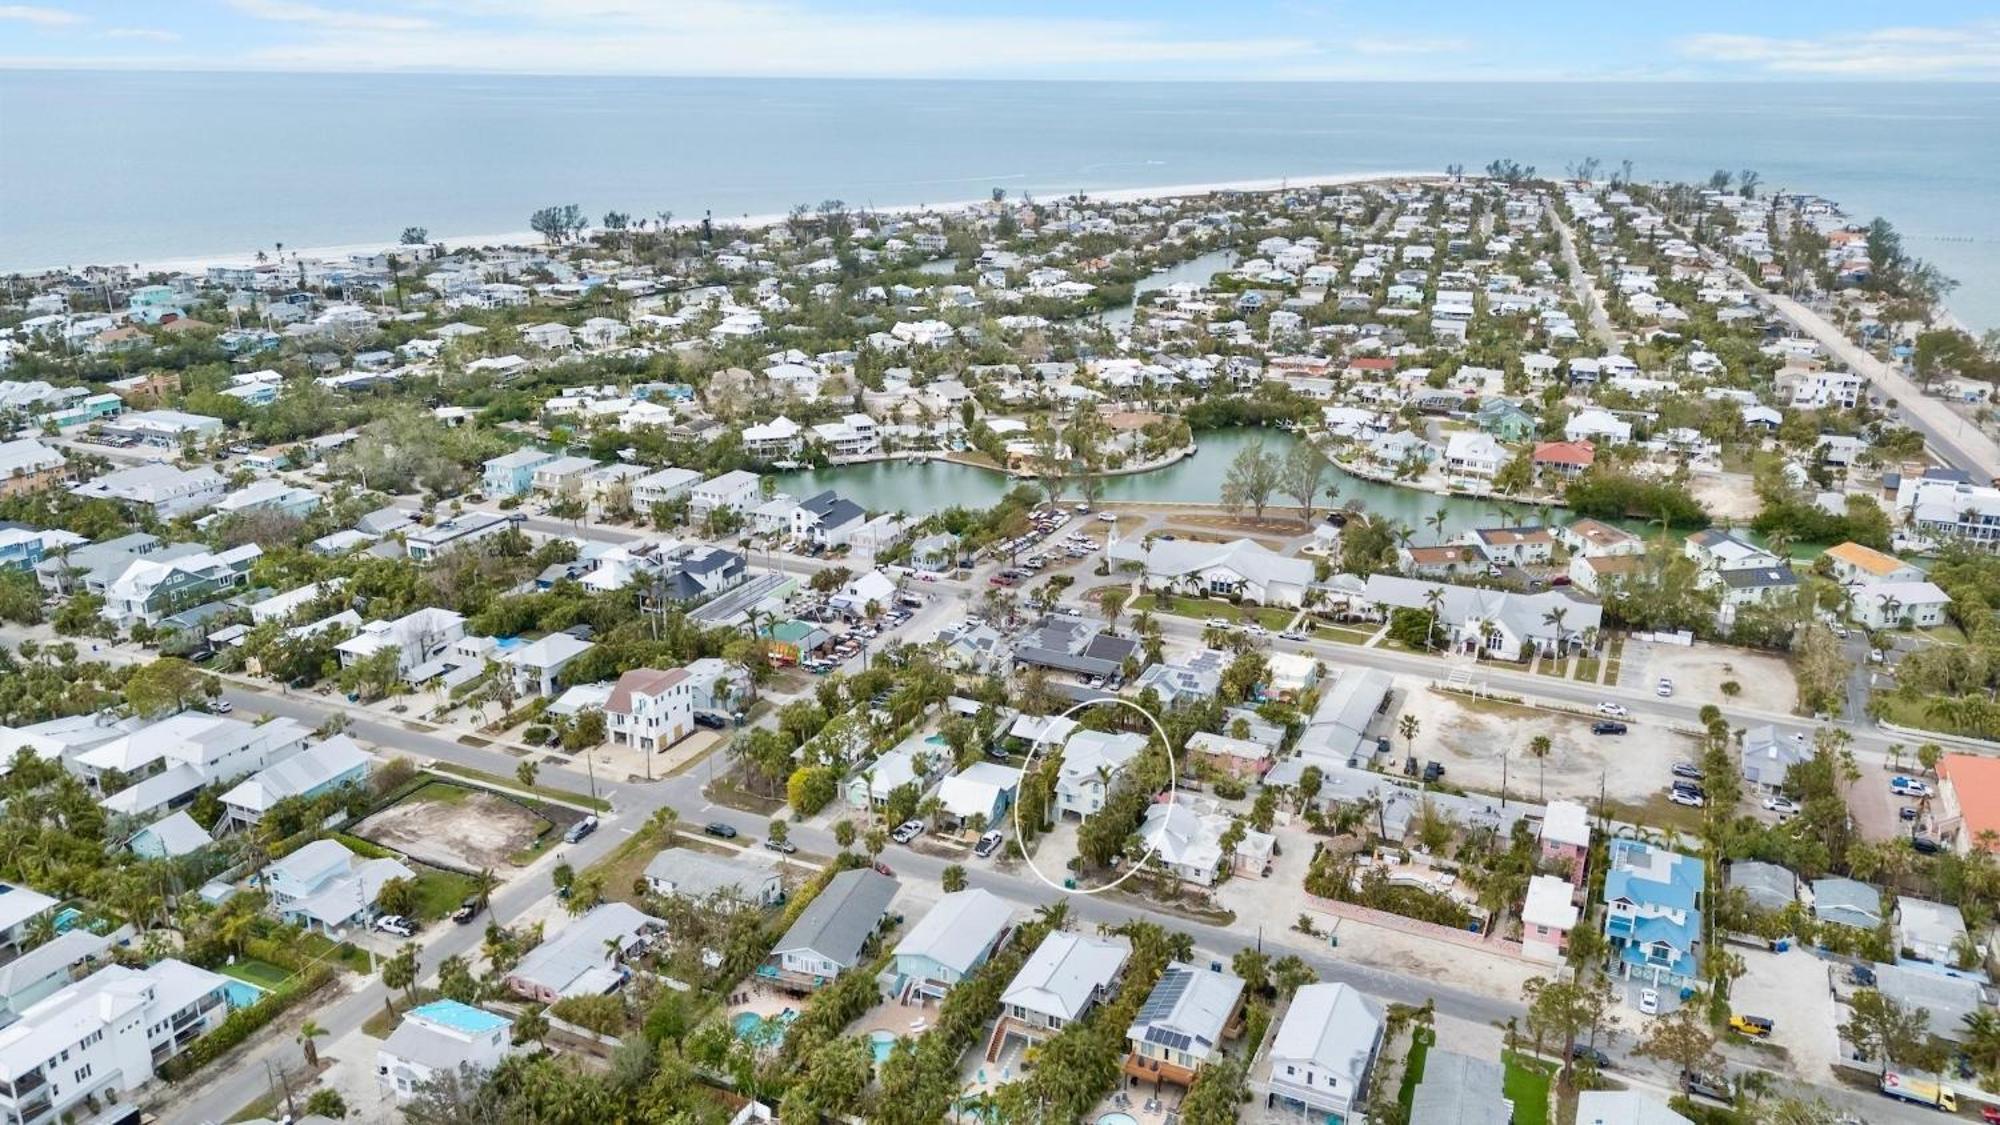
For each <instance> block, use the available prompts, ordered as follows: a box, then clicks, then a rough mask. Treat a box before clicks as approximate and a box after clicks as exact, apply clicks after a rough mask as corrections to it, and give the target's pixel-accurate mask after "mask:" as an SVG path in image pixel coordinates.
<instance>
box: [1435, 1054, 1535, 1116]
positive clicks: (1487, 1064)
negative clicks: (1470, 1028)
mask: <svg viewBox="0 0 2000 1125" xmlns="http://www.w3.org/2000/svg"><path fill="white" fill-rule="evenodd" d="M1502 1079H1503V1075H1502V1073H1501V1070H1500V1064H1499V1063H1496V1062H1492V1061H1490V1060H1487V1059H1475V1058H1472V1057H1470V1056H1468V1055H1461V1054H1459V1053H1458V1052H1456V1051H1440V1050H1437V1049H1435V1048H1433V1049H1432V1050H1430V1051H1429V1052H1427V1053H1426V1054H1425V1055H1424V1077H1423V1081H1422V1082H1420V1083H1418V1085H1417V1091H1416V1096H1415V1097H1414V1098H1412V1099H1411V1101H1410V1125H1507V1123H1508V1122H1510V1121H1512V1120H1513V1119H1514V1110H1513V1107H1512V1106H1510V1105H1509V1104H1508V1103H1507V1099H1506V1097H1505V1096H1504V1095H1503V1093H1502Z"/></svg>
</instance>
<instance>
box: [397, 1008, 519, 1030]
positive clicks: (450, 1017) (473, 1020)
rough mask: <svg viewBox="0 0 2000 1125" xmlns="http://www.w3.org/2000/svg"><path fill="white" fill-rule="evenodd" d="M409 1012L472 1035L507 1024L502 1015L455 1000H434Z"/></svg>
mask: <svg viewBox="0 0 2000 1125" xmlns="http://www.w3.org/2000/svg"><path fill="white" fill-rule="evenodd" d="M410 1014H411V1015H413V1016H423V1017H424V1018H425V1019H428V1020H431V1021H432V1022H434V1023H439V1024H443V1025H444V1026H445V1027H449V1028H453V1029H455V1030H458V1031H463V1032H467V1033H469V1034H472V1035H481V1034H484V1033H486V1032H488V1031H492V1030H494V1029H495V1028H499V1027H504V1026H506V1024H507V1020H506V1018H505V1017H504V1016H497V1015H494V1014H493V1013H492V1012H489V1011H486V1010H485V1009H483V1008H475V1007H473V1006H472V1005H470V1004H461V1003H459V1002H458V1001H456V1000H435V1001H432V1002H431V1003H429V1004H425V1005H423V1006H422V1007H419V1008H414V1009H412V1010H411V1012H410Z"/></svg>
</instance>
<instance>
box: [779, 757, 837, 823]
mask: <svg viewBox="0 0 2000 1125" xmlns="http://www.w3.org/2000/svg"><path fill="white" fill-rule="evenodd" d="M836 788H837V785H836V783H835V778H834V773H833V768H832V767H831V766H800V767H799V768H798V769H796V770H794V771H792V777H791V780H790V781H788V782H786V783H785V800H786V801H788V802H790V804H791V806H792V811H793V812H794V813H796V814H798V815H799V816H811V815H813V814H814V813H816V812H818V811H820V810H821V809H823V808H825V807H826V806H827V805H828V804H829V803H831V802H832V800H833V796H834V791H835V789H836Z"/></svg>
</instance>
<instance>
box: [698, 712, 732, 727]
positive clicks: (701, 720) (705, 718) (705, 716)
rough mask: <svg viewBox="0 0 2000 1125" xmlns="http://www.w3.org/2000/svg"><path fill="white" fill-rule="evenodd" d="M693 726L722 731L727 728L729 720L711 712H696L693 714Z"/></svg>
mask: <svg viewBox="0 0 2000 1125" xmlns="http://www.w3.org/2000/svg"><path fill="white" fill-rule="evenodd" d="M694 725H695V726H698V727H707V728H708V729H709V730H722V729H724V728H726V727H728V726H729V720H728V719H725V718H723V717H722V716H721V715H718V714H716V713H715V712H713V711H696V712H695V713H694Z"/></svg>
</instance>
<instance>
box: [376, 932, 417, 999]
mask: <svg viewBox="0 0 2000 1125" xmlns="http://www.w3.org/2000/svg"><path fill="white" fill-rule="evenodd" d="M382 984H383V986H384V987H386V988H389V989H392V990H400V991H403V992H407V993H409V994H410V1000H411V1001H412V1002H415V1000H416V990H417V946H416V943H415V942H404V943H403V944H402V946H401V947H399V948H398V949H397V950H396V953H395V955H394V956H392V957H390V958H389V959H388V960H387V961H384V962H382Z"/></svg>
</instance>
